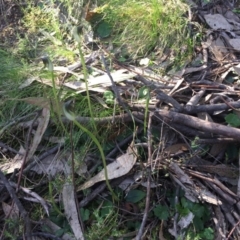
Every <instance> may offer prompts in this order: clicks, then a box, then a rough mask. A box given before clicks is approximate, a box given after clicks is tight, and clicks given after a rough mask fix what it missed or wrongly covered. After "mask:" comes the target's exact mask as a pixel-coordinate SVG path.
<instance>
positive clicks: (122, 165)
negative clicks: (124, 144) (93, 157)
mask: <svg viewBox="0 0 240 240" xmlns="http://www.w3.org/2000/svg"><path fill="white" fill-rule="evenodd" d="M135 152H136V151H135V149H132V148H131V146H130V147H129V148H128V149H127V152H126V153H125V154H123V155H121V156H120V157H118V158H117V159H116V161H114V162H112V163H110V164H109V165H108V166H107V173H108V179H109V180H110V179H114V178H118V177H121V176H124V175H125V174H127V173H128V172H129V171H130V170H131V169H132V167H133V166H134V164H135V163H136V160H137V156H136V155H135ZM103 180H106V179H105V172H104V169H103V170H102V171H101V172H99V173H98V174H97V175H95V176H94V177H92V178H91V179H90V180H88V181H87V182H85V183H84V184H83V185H82V186H80V187H79V188H78V189H77V191H80V190H83V189H86V188H89V187H91V186H93V185H94V184H95V183H97V182H100V181H103Z"/></svg>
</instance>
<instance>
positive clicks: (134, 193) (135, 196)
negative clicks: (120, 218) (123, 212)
mask: <svg viewBox="0 0 240 240" xmlns="http://www.w3.org/2000/svg"><path fill="white" fill-rule="evenodd" d="M145 196H146V193H145V192H143V191H140V190H135V189H134V190H131V191H129V192H128V195H127V197H126V201H127V202H132V203H137V202H139V201H141V200H142V199H143V198H144V197H145Z"/></svg>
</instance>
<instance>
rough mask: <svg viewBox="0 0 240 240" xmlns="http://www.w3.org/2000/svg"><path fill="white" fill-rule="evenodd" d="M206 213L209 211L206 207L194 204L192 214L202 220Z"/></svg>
mask: <svg viewBox="0 0 240 240" xmlns="http://www.w3.org/2000/svg"><path fill="white" fill-rule="evenodd" d="M205 211H207V209H206V208H205V207H204V206H201V205H200V204H194V206H193V208H192V212H193V214H194V215H195V216H196V217H199V218H201V217H202V216H204V214H205Z"/></svg>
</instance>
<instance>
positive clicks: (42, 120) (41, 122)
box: [27, 108, 50, 160]
mask: <svg viewBox="0 0 240 240" xmlns="http://www.w3.org/2000/svg"><path fill="white" fill-rule="evenodd" d="M49 120H50V110H49V109H47V108H43V110H42V115H41V116H40V117H39V118H38V127H37V131H36V133H35V135H34V138H33V141H32V144H31V147H30V150H29V152H28V156H27V160H29V159H30V158H31V157H32V156H33V155H34V153H35V151H36V150H37V147H38V145H39V143H40V142H41V140H42V136H43V134H44V133H45V131H46V129H47V126H48V123H49Z"/></svg>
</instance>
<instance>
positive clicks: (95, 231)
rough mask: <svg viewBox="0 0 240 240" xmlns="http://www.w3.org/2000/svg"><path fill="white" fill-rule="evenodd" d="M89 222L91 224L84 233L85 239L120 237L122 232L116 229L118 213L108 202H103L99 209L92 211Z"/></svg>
mask: <svg viewBox="0 0 240 240" xmlns="http://www.w3.org/2000/svg"><path fill="white" fill-rule="evenodd" d="M85 213H86V209H85V210H84V214H85ZM82 217H84V215H82ZM91 221H92V223H91V225H90V227H88V228H87V231H86V239H89V240H95V239H109V237H118V236H121V234H122V232H123V231H122V230H119V229H118V211H116V209H115V207H114V206H113V204H112V202H110V201H104V202H103V203H102V204H101V205H100V207H99V208H97V209H95V210H94V211H93V214H92V215H91Z"/></svg>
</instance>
